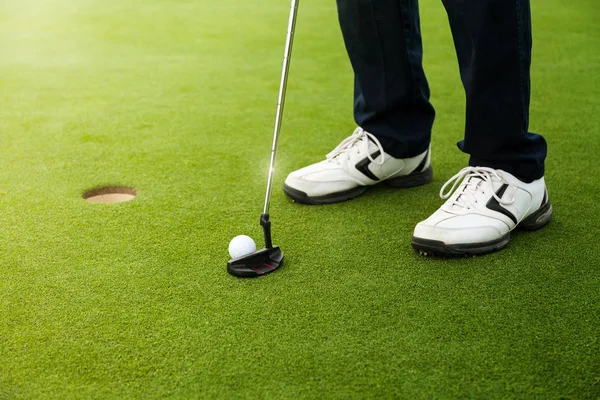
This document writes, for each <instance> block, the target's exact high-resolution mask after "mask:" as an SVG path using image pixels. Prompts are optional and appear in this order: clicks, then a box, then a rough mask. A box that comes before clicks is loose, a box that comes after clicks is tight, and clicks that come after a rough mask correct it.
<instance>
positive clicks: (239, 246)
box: [229, 235, 256, 258]
mask: <svg viewBox="0 0 600 400" xmlns="http://www.w3.org/2000/svg"><path fill="white" fill-rule="evenodd" d="M255 251H256V243H254V240H252V238H251V237H250V236H246V235H238V236H236V237H234V238H233V239H231V242H229V255H230V256H231V258H240V257H244V256H247V255H248V254H252V253H254V252H255Z"/></svg>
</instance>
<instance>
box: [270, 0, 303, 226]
mask: <svg viewBox="0 0 600 400" xmlns="http://www.w3.org/2000/svg"><path fill="white" fill-rule="evenodd" d="M299 2H300V0H291V5H290V17H289V21H288V29H287V37H286V40H285V49H284V53H283V67H282V71H281V83H280V85H279V97H278V99H277V113H276V115H275V128H274V131H273V145H272V146H271V162H270V164H269V177H268V179H267V193H266V195H265V207H264V209H263V214H265V215H268V214H269V206H270V205H271V193H272V192H273V175H274V168H275V155H276V153H277V145H278V143H279V133H280V132H281V121H282V118H283V104H284V103H285V92H286V89H287V80H288V74H289V72H290V58H291V56H292V45H293V43H294V31H295V30H296V17H297V16H298V4H299Z"/></svg>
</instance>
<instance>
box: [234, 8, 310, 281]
mask: <svg viewBox="0 0 600 400" xmlns="http://www.w3.org/2000/svg"><path fill="white" fill-rule="evenodd" d="M298 3H299V0H291V5H290V16H289V21H288V28H287V37H286V41H285V48H284V52H283V67H282V71H281V83H280V85H279V97H278V99H277V112H276V114H275V128H274V131H273V145H272V146H271V162H270V164H269V176H268V179H267V192H266V195H265V204H264V208H263V212H262V214H261V216H260V225H261V226H262V227H263V233H264V237H265V248H264V249H262V250H259V251H257V252H255V253H252V254H248V255H246V256H243V257H240V258H236V259H233V260H229V262H228V263H227V272H229V273H230V274H231V275H234V276H238V277H242V278H255V277H258V276H263V275H266V274H268V273H271V272H273V271H275V270H277V269H278V268H279V267H281V266H282V265H283V253H282V252H281V249H280V248H279V246H273V242H272V240H271V220H270V217H269V207H270V205H271V193H272V192H273V175H274V167H275V156H276V154H277V145H278V144H279V133H280V132H281V121H282V118H283V105H284V103H285V92H286V89H287V81H288V74H289V72H290V57H291V55H292V44H293V42H294V31H295V30H296V18H297V16H298Z"/></svg>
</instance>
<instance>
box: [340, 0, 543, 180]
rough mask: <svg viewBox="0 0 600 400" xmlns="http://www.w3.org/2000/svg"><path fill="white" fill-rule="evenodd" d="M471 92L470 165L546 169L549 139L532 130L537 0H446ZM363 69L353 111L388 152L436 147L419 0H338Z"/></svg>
mask: <svg viewBox="0 0 600 400" xmlns="http://www.w3.org/2000/svg"><path fill="white" fill-rule="evenodd" d="M442 1H443V4H444V7H445V8H446V12H447V14H448V20H449V21H450V28H451V30H452V36H453V39H454V45H455V48H456V54H457V57H458V65H459V70H460V76H461V80H462V83H463V86H464V89H465V93H466V100H467V104H466V123H465V133H464V140H461V141H460V142H458V147H459V148H460V149H461V150H462V151H464V152H465V153H468V154H469V155H470V160H469V165H471V166H485V167H491V168H498V169H503V170H505V171H507V172H510V173H512V174H513V175H515V176H516V177H518V178H519V179H521V180H523V181H525V182H531V181H533V180H535V179H538V178H540V177H542V176H543V175H544V160H545V158H546V152H547V147H546V141H545V140H544V138H543V137H542V136H541V135H538V134H534V133H531V132H528V128H529V96H530V75H529V71H530V64H531V12H530V5H529V0H442ZM337 6H338V15H339V20H340V25H341V28H342V34H343V36H344V43H345V45H346V49H347V51H348V55H349V57H350V62H351V63H352V68H353V70H354V76H355V82H354V117H355V120H356V123H357V124H358V125H359V126H361V127H362V128H363V129H365V130H367V131H369V132H371V133H373V134H374V135H375V136H376V137H377V138H378V139H379V140H380V141H381V143H382V145H383V146H384V148H385V149H386V151H387V152H388V153H389V154H390V155H392V156H394V157H396V158H404V157H412V156H415V155H417V154H420V153H422V152H423V151H425V150H426V149H427V147H428V146H429V142H430V139H431V127H432V125H433V120H434V117H435V111H434V108H433V106H432V105H431V103H430V102H429V85H428V83H427V79H426V77H425V72H424V71H423V66H422V59H423V47H422V41H421V29H420V22H419V9H418V0H337Z"/></svg>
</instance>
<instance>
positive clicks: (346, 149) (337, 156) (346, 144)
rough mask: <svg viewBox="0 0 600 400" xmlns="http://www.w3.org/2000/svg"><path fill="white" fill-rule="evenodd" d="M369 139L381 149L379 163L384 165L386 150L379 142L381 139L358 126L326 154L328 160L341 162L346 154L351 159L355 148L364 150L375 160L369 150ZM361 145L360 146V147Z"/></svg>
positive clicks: (357, 150)
mask: <svg viewBox="0 0 600 400" xmlns="http://www.w3.org/2000/svg"><path fill="white" fill-rule="evenodd" d="M369 141H371V142H373V144H375V145H376V146H377V148H378V149H379V152H380V153H381V160H380V161H379V162H378V164H379V165H382V164H383V163H384V162H385V152H384V150H383V146H382V145H381V143H379V140H377V138H376V137H375V135H373V134H371V133H369V132H367V131H365V130H364V129H362V128H356V129H355V130H354V133H352V135H351V136H349V137H347V138H346V139H344V140H343V141H342V142H341V143H340V144H339V145H338V146H337V147H336V148H335V149H333V150H332V151H331V152H329V153H328V154H327V156H326V158H327V160H328V161H333V162H337V163H338V164H339V162H340V160H341V159H343V157H344V156H346V159H347V160H349V159H350V154H351V153H352V151H353V150H355V151H356V152H361V151H362V152H364V153H367V157H368V158H369V160H371V162H375V159H374V158H373V157H372V156H371V153H370V152H369ZM359 146H360V147H359Z"/></svg>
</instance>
